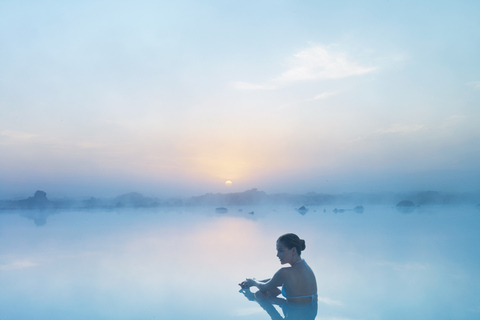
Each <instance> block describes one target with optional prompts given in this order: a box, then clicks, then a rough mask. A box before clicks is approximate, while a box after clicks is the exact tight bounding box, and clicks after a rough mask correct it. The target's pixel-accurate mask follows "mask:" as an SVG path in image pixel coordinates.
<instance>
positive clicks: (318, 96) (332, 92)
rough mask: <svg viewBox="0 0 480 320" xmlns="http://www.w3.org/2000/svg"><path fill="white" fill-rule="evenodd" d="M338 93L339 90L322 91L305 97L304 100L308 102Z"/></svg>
mask: <svg viewBox="0 0 480 320" xmlns="http://www.w3.org/2000/svg"><path fill="white" fill-rule="evenodd" d="M338 93H339V91H330V92H323V93H321V94H318V95H316V96H315V97H313V98H311V99H306V100H304V101H305V102H309V101H316V100H324V99H327V98H329V97H331V96H334V95H337V94H338Z"/></svg>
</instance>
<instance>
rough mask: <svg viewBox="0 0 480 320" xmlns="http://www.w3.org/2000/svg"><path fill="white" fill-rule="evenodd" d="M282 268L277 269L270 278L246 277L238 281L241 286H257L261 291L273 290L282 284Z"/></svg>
mask: <svg viewBox="0 0 480 320" xmlns="http://www.w3.org/2000/svg"><path fill="white" fill-rule="evenodd" d="M282 270H283V269H280V270H278V271H277V272H276V273H275V274H274V275H273V277H272V278H271V279H266V280H260V281H259V280H257V279H255V278H247V279H246V280H245V281H243V282H242V283H240V286H241V287H242V288H250V287H253V286H255V287H257V288H258V290H260V291H261V292H267V291H273V289H276V288H277V287H280V286H281V285H283V273H284V272H283V271H282Z"/></svg>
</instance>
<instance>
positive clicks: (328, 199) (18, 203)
mask: <svg viewBox="0 0 480 320" xmlns="http://www.w3.org/2000/svg"><path fill="white" fill-rule="evenodd" d="M401 201H410V202H411V203H412V204H413V205H415V206H422V205H456V204H469V205H477V206H478V205H479V204H480V194H475V193H458V194H457V193H442V192H437V191H421V192H410V193H408V192H406V193H393V192H385V193H361V192H351V193H342V194H325V193H316V192H310V193H305V194H289V193H276V194H267V193H265V192H263V191H259V190H257V189H251V190H247V191H244V192H236V193H215V194H214V193H207V194H204V195H200V196H193V197H189V198H165V199H162V198H158V197H147V196H144V195H143V194H141V193H138V192H130V193H126V194H122V195H119V196H117V197H114V198H96V197H90V198H88V199H86V200H68V199H67V200H65V199H64V200H49V199H48V198H47V193H46V192H44V191H41V190H38V191H36V192H35V194H34V196H33V197H29V198H26V199H21V200H0V210H29V209H50V210H55V209H114V208H117V209H120V208H155V207H194V206H244V205H292V206H295V207H300V206H318V205H349V206H358V205H392V206H395V205H396V204H398V203H399V202H401Z"/></svg>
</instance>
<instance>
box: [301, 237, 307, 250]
mask: <svg viewBox="0 0 480 320" xmlns="http://www.w3.org/2000/svg"><path fill="white" fill-rule="evenodd" d="M306 247H307V246H306V245H305V240H303V239H300V249H301V250H302V251H303V250H305V248H306Z"/></svg>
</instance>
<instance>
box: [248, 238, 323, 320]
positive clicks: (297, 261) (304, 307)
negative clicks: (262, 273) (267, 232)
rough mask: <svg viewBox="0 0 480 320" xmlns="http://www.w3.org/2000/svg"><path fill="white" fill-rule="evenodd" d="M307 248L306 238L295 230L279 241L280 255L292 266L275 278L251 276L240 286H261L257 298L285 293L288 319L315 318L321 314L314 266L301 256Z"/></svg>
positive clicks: (276, 274)
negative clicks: (261, 278)
mask: <svg viewBox="0 0 480 320" xmlns="http://www.w3.org/2000/svg"><path fill="white" fill-rule="evenodd" d="M303 250H305V240H302V239H300V238H299V237H298V236H297V235H296V234H293V233H287V234H284V235H283V236H281V237H280V238H278V240H277V257H278V258H279V259H280V263H281V264H289V265H290V267H286V268H281V269H280V270H278V271H277V272H276V273H275V274H274V275H273V277H272V278H271V279H267V280H262V281H258V280H256V279H255V278H247V279H246V280H245V281H243V282H242V283H240V286H241V287H242V289H248V288H250V287H253V286H255V287H257V288H258V291H257V292H256V293H255V297H256V298H257V300H265V299H273V298H275V297H277V296H278V295H279V294H280V293H281V294H282V295H283V296H284V297H285V300H283V301H284V302H286V303H283V305H282V309H283V312H284V314H285V319H302V320H303V319H314V318H315V316H316V314H317V301H318V297H317V281H316V279H315V274H314V273H313V271H312V269H311V268H310V267H309V266H308V265H307V263H306V262H305V260H303V259H302V258H301V256H300V255H301V253H302V251H303ZM280 287H281V290H280V289H279V288H280Z"/></svg>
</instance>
